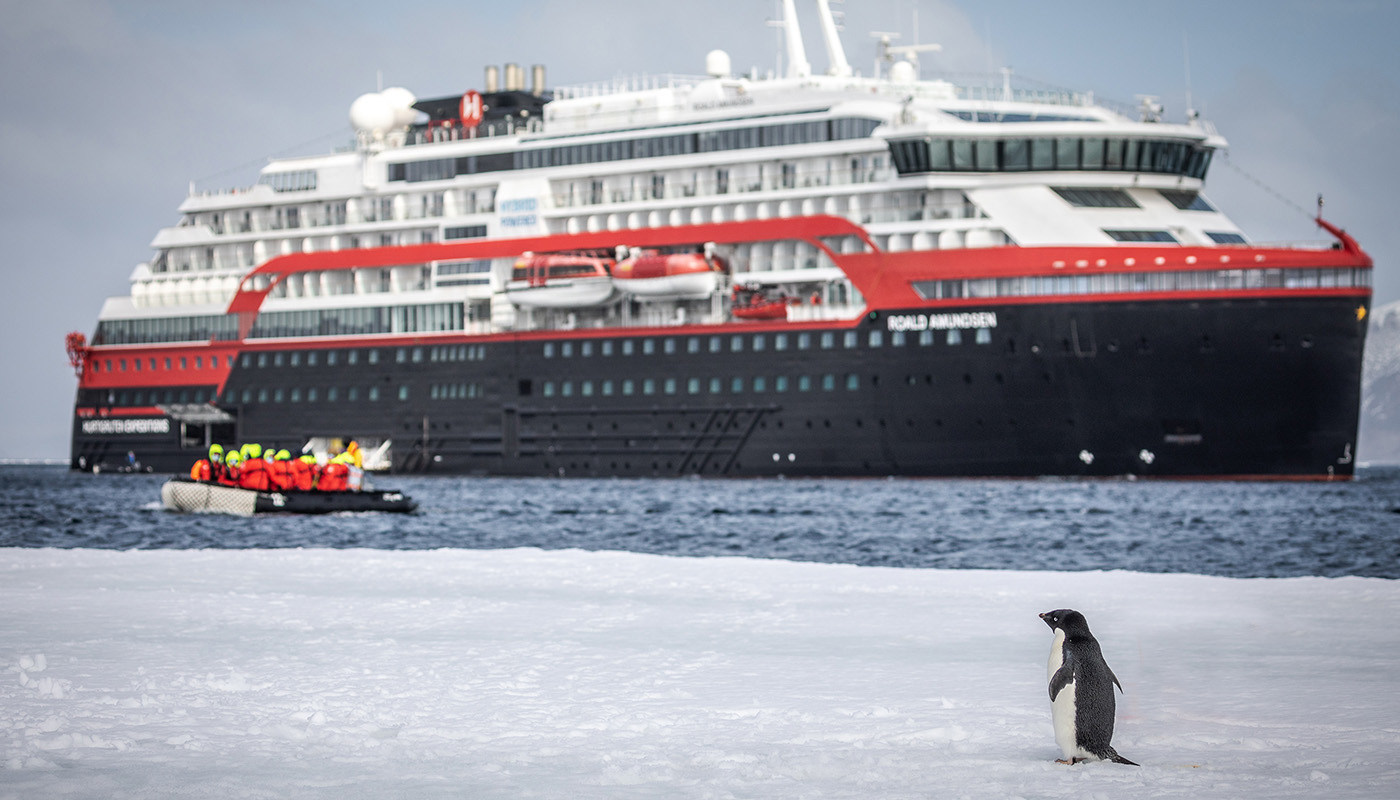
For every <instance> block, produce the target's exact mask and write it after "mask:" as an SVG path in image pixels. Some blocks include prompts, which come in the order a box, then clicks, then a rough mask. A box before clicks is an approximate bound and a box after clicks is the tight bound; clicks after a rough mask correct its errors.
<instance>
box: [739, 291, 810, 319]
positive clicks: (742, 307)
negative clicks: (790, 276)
mask: <svg viewBox="0 0 1400 800" xmlns="http://www.w3.org/2000/svg"><path fill="white" fill-rule="evenodd" d="M733 299H734V304H733V306H731V307H730V310H731V312H732V313H733V314H734V316H735V318H737V319H787V307H788V306H790V305H793V304H796V303H797V302H798V300H797V298H795V297H789V296H788V295H786V294H783V293H781V292H776V291H773V290H768V289H764V288H763V287H762V286H748V285H738V286H735V287H734V297H733Z"/></svg>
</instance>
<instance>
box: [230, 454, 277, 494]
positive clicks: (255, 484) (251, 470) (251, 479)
mask: <svg viewBox="0 0 1400 800" xmlns="http://www.w3.org/2000/svg"><path fill="white" fill-rule="evenodd" d="M238 485H239V486H240V487H242V488H244V489H253V490H256V491H259V492H265V491H267V490H268V487H269V486H270V485H271V484H270V483H269V482H268V477H267V462H265V461H263V460H262V459H261V458H250V459H248V460H246V461H244V462H243V474H241V475H239V476H238Z"/></svg>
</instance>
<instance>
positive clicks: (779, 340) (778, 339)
mask: <svg viewBox="0 0 1400 800" xmlns="http://www.w3.org/2000/svg"><path fill="white" fill-rule="evenodd" d="M773 349H774V350H786V349H788V335H787V334H786V333H777V334H774V335H773Z"/></svg>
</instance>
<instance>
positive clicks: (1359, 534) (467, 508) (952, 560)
mask: <svg viewBox="0 0 1400 800" xmlns="http://www.w3.org/2000/svg"><path fill="white" fill-rule="evenodd" d="M164 480H165V478H164V476H158V475H113V474H103V475H88V474H79V473H73V472H69V471H68V470H67V469H66V468H63V467H42V466H0V497H3V507H2V508H0V547H60V548H73V547H88V548H106V549H150V548H175V549H187V548H275V547H332V548H347V547H363V548H376V549H386V550H404V549H412V550H422V549H435V548H473V549H482V548H506V547H539V548H544V549H551V550H553V549H561V548H580V549H584V550H629V551H634V552H640V553H657V554H664V555H675V556H747V557H752V558H781V559H790V560H796V561H821V562H840V563H850V564H863V565H879V566H892V567H938V568H952V569H1036V570H1040V569H1044V570H1098V569H1126V570H1136V571H1142V572H1187V573H1199V574H1205V575H1223V576H1231V577H1291V576H1299V575H1321V576H1329V577H1337V576H1345V575H1358V576H1368V577H1382V578H1392V579H1394V578H1400V467H1370V468H1362V469H1361V470H1360V471H1359V474H1358V477H1357V479H1356V480H1354V481H1352V482H1349V483H1226V482H1199V483H1196V482H1155V481H1131V480H1100V481H1078V480H1049V479H1047V480H910V479H888V480H744V481H737V480H736V481H727V480H699V479H680V480H630V479H629V480H612V479H602V480H589V479H573V478H570V479H508V478H467V477H411V476H397V475H394V476H383V477H380V478H378V479H377V485H378V486H379V487H380V488H393V489H401V490H403V491H405V492H407V493H408V494H409V495H411V496H412V497H413V498H414V499H416V500H417V501H418V502H419V504H420V508H419V510H418V511H417V512H416V513H414V514H412V515H397V514H337V515H331V516H325V517H285V516H266V517H256V518H241V517H232V516H223V515H215V514H180V513H174V512H170V511H166V510H164V509H162V508H161V505H160V485H161V483H162V482H164ZM0 559H3V554H0Z"/></svg>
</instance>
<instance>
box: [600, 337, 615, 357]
mask: <svg viewBox="0 0 1400 800" xmlns="http://www.w3.org/2000/svg"><path fill="white" fill-rule="evenodd" d="M599 349H600V350H601V351H602V354H603V355H605V356H610V355H612V354H613V343H612V339H604V340H603V341H602V343H601V344H600V345H599Z"/></svg>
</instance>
